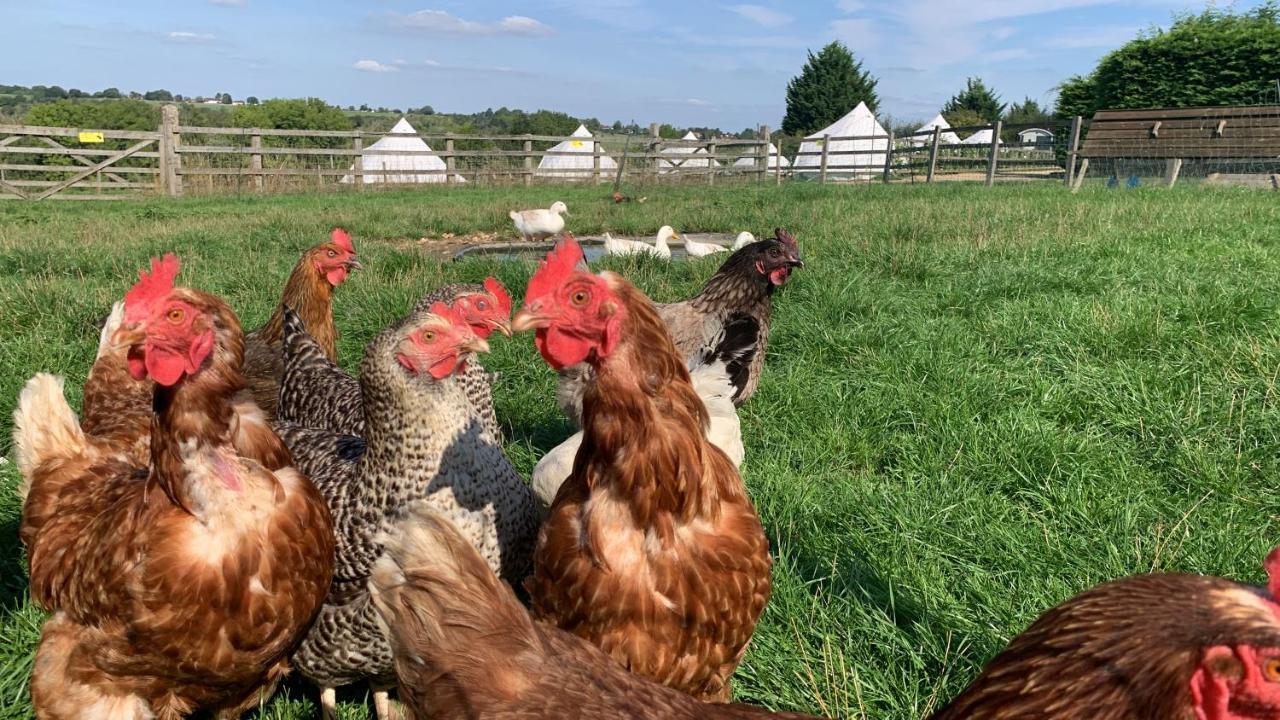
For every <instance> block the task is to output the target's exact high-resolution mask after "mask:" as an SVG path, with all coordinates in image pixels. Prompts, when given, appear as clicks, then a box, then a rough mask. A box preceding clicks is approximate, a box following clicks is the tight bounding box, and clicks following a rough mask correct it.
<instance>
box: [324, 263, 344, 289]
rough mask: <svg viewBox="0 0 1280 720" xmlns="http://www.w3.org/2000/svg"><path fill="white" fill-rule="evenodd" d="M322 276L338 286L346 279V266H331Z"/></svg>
mask: <svg viewBox="0 0 1280 720" xmlns="http://www.w3.org/2000/svg"><path fill="white" fill-rule="evenodd" d="M324 277H325V279H326V280H328V281H329V284H330V285H332V286H334V287H338V286H339V285H341V284H342V283H343V281H345V280H346V279H347V267H346V266H345V265H340V266H338V267H336V268H333V269H332V270H330V271H329V272H327V273H325V274H324Z"/></svg>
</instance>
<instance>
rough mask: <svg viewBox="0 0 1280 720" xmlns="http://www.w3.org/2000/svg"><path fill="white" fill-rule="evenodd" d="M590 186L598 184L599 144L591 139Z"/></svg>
mask: <svg viewBox="0 0 1280 720" xmlns="http://www.w3.org/2000/svg"><path fill="white" fill-rule="evenodd" d="M591 184H592V185H599V184H600V143H598V142H596V140H595V138H591Z"/></svg>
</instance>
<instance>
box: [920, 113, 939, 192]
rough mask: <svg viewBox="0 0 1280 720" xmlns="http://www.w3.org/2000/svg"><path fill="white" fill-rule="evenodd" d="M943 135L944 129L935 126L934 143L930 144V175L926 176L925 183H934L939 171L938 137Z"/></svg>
mask: <svg viewBox="0 0 1280 720" xmlns="http://www.w3.org/2000/svg"><path fill="white" fill-rule="evenodd" d="M941 133H942V128H940V127H938V126H937V125H934V126H933V141H932V142H930V143H929V174H928V175H927V176H925V180H924V181H925V182H927V183H931V182H933V175H934V173H935V172H937V170H938V137H939V136H940V135H941Z"/></svg>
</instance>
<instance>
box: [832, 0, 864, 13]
mask: <svg viewBox="0 0 1280 720" xmlns="http://www.w3.org/2000/svg"><path fill="white" fill-rule="evenodd" d="M836 7H837V8H839V9H840V10H841V11H843V12H847V13H856V12H858V11H860V10H863V9H865V8H866V7H867V4H866V3H864V2H862V0H838V2H836Z"/></svg>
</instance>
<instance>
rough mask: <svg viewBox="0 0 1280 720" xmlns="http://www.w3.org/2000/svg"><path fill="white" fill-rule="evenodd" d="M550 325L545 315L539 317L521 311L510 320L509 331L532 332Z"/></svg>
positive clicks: (549, 319) (523, 310) (525, 310)
mask: <svg viewBox="0 0 1280 720" xmlns="http://www.w3.org/2000/svg"><path fill="white" fill-rule="evenodd" d="M550 324H551V318H550V317H549V316H547V315H539V314H538V313H535V312H533V311H531V310H527V309H522V310H520V312H518V313H516V316H515V317H513V318H511V331H512V332H524V331H525V330H534V329H537V328H544V327H547V326H548V325H550Z"/></svg>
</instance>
